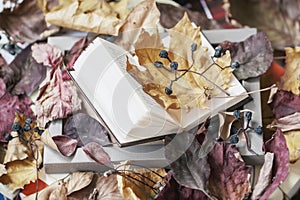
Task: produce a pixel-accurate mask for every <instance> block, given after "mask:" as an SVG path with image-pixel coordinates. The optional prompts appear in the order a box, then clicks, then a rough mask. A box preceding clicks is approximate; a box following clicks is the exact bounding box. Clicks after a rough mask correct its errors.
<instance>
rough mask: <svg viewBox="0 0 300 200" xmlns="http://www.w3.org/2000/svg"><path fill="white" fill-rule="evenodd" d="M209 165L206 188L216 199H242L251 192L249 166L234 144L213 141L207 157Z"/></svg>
mask: <svg viewBox="0 0 300 200" xmlns="http://www.w3.org/2000/svg"><path fill="white" fill-rule="evenodd" d="M207 161H208V163H209V166H210V175H209V180H208V186H207V187H208V189H209V192H210V195H211V196H214V197H215V198H217V199H224V200H225V199H243V198H244V197H245V196H246V195H247V194H248V193H250V192H251V181H250V175H251V170H252V168H251V167H247V166H246V164H245V162H244V161H243V160H242V158H241V155H240V153H239V151H238V150H237V148H236V146H235V145H233V144H230V143H226V142H220V143H215V146H214V148H213V150H212V151H211V152H210V153H209V155H208V159H207Z"/></svg>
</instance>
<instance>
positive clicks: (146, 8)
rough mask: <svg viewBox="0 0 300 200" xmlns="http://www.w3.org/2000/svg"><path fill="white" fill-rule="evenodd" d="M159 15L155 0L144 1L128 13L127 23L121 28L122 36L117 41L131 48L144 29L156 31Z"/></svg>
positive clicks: (120, 44)
mask: <svg viewBox="0 0 300 200" xmlns="http://www.w3.org/2000/svg"><path fill="white" fill-rule="evenodd" d="M159 16H160V13H159V10H158V9H157V7H156V3H155V0H146V1H142V2H141V3H139V4H138V5H136V6H135V7H134V8H133V9H132V10H131V11H130V13H129V14H128V16H127V18H126V21H125V23H124V24H123V26H122V27H121V28H120V33H121V36H119V37H118V39H117V40H116V43H117V44H118V45H119V46H122V47H123V48H124V49H125V50H131V49H132V44H134V43H135V42H136V41H137V39H138V37H139V35H140V33H141V31H142V29H147V30H149V31H152V30H154V31H155V28H156V25H157V24H158V23H159ZM151 29H152V30H151Z"/></svg>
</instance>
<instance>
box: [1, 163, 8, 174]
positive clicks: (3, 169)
mask: <svg viewBox="0 0 300 200" xmlns="http://www.w3.org/2000/svg"><path fill="white" fill-rule="evenodd" d="M6 173H7V171H6V168H5V165H3V164H0V176H2V175H3V174H6Z"/></svg>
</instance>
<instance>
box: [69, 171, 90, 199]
mask: <svg viewBox="0 0 300 200" xmlns="http://www.w3.org/2000/svg"><path fill="white" fill-rule="evenodd" d="M93 176H94V173H93V172H74V173H72V175H71V177H70V181H69V183H68V186H67V191H68V193H67V195H70V194H72V193H74V192H77V191H80V190H82V189H83V188H85V187H87V186H88V185H89V184H91V182H92V180H93Z"/></svg>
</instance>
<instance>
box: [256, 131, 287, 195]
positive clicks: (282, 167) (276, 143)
mask: <svg viewBox="0 0 300 200" xmlns="http://www.w3.org/2000/svg"><path fill="white" fill-rule="evenodd" d="M264 148H265V151H266V152H271V153H274V163H273V168H272V183H271V184H270V185H269V186H268V187H267V188H266V190H265V192H264V194H263V195H262V196H261V198H260V200H264V199H267V198H268V197H269V196H270V195H271V194H272V193H273V192H274V191H275V190H276V189H277V187H278V186H279V185H280V184H281V183H282V182H283V181H284V180H285V179H286V177H287V175H288V172H289V161H290V160H289V150H288V148H287V145H286V140H285V137H284V135H283V133H282V131H281V130H280V129H277V130H276V132H275V133H274V134H273V137H272V138H271V139H270V140H268V141H267V142H266V143H265V145H264Z"/></svg>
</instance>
